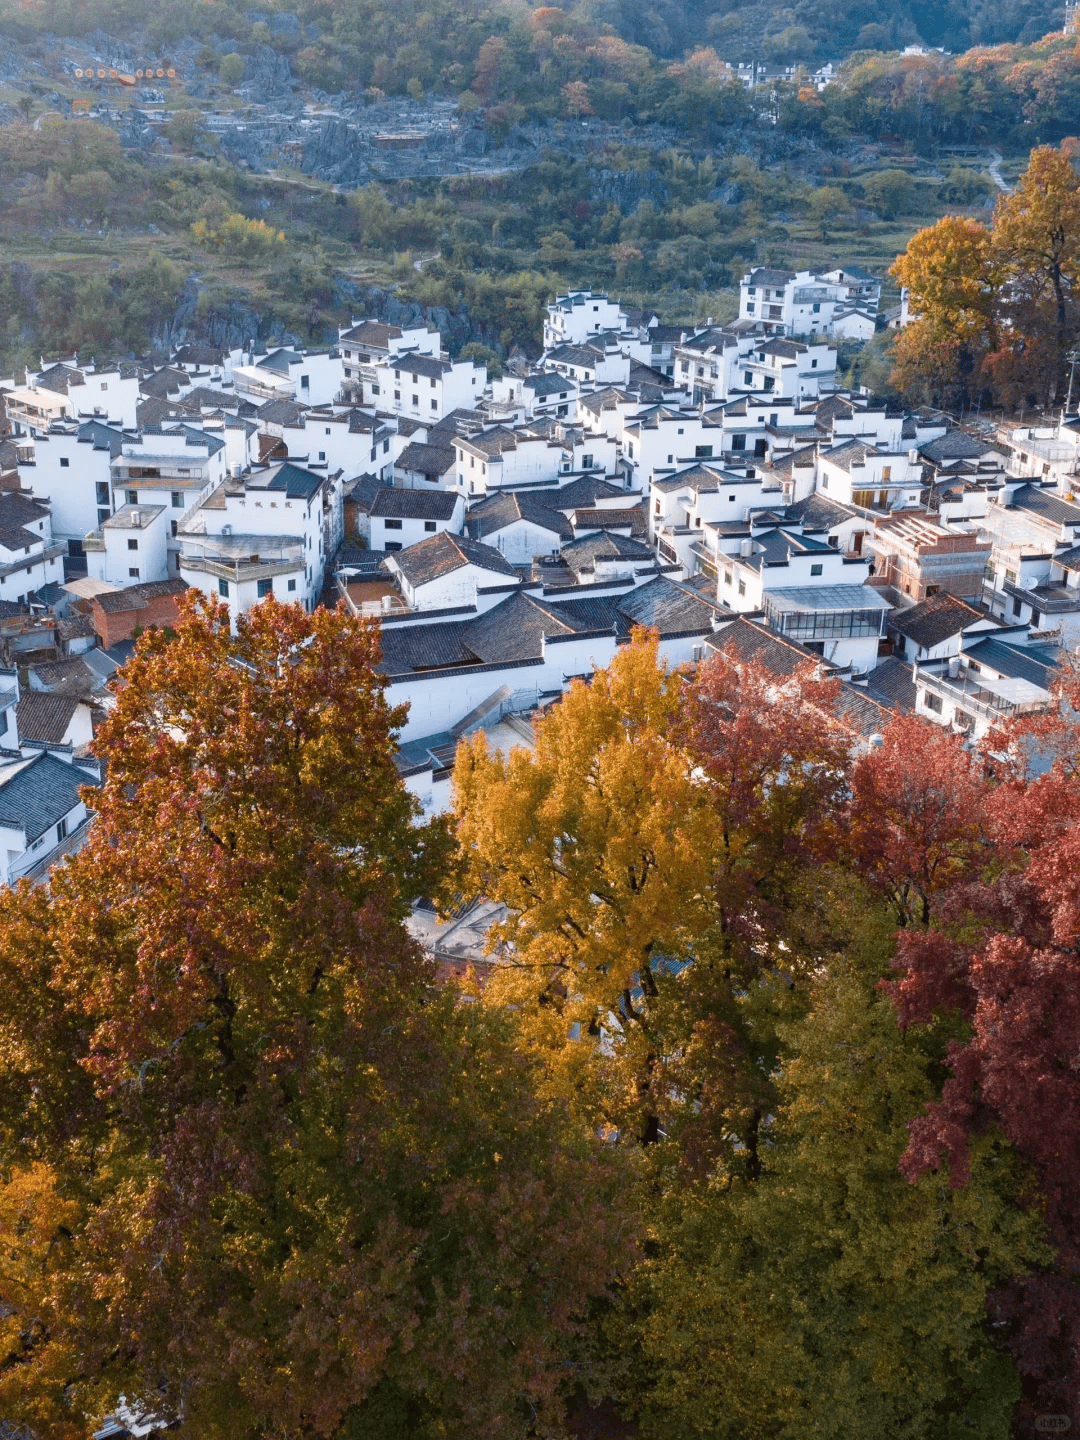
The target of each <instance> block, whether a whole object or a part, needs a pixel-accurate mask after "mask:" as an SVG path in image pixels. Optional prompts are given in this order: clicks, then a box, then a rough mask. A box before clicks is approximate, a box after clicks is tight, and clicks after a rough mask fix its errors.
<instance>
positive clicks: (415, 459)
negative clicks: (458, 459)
mask: <svg viewBox="0 0 1080 1440" xmlns="http://www.w3.org/2000/svg"><path fill="white" fill-rule="evenodd" d="M453 468H454V452H453V450H452V449H451V448H450V447H449V446H445V447H444V446H442V445H424V444H421V443H420V441H418V440H413V441H411V442H410V443H409V444H408V445H406V446H405V449H404V450H403V451H402V452H401V454H400V455H399V456H398V458H397V459H396V460H395V461H394V469H395V470H413V471H415V472H416V473H417V474H419V475H445V474H446V472H447V471H448V470H452V469H453Z"/></svg>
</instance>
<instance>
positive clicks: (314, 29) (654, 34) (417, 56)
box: [4, 0, 1063, 88]
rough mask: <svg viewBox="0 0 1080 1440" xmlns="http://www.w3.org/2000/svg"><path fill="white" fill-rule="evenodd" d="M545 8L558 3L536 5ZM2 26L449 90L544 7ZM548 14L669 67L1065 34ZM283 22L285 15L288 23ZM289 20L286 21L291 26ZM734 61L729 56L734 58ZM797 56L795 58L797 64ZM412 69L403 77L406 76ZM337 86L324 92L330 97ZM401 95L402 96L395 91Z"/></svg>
mask: <svg viewBox="0 0 1080 1440" xmlns="http://www.w3.org/2000/svg"><path fill="white" fill-rule="evenodd" d="M546 8H547V9H548V10H550V9H553V8H555V7H546ZM4 9H5V11H6V24H7V25H8V26H9V27H10V26H12V25H15V26H18V27H22V28H23V29H24V30H25V31H27V32H32V31H34V30H43V31H49V32H51V33H53V34H58V35H87V34H90V33H91V32H93V31H95V30H106V31H108V32H109V33H111V34H115V35H120V36H132V35H134V34H136V33H137V34H138V35H139V36H140V37H142V36H145V37H146V39H147V40H149V41H151V42H156V43H158V44H161V45H170V44H176V43H177V42H178V41H180V40H182V39H183V38H184V37H185V36H194V37H196V38H198V39H201V40H206V41H210V42H213V41H214V40H215V39H220V38H226V37H227V38H232V39H235V40H237V41H238V42H244V41H247V40H249V39H250V38H251V36H252V31H253V30H256V32H257V33H256V36H255V38H256V40H257V41H262V42H263V43H268V44H271V45H273V46H274V48H276V49H278V50H280V51H282V53H285V54H289V55H292V56H295V57H297V58H298V60H299V69H300V72H301V73H304V72H305V71H307V72H310V74H311V75H312V76H314V75H315V74H316V73H322V74H323V75H324V77H325V78H326V79H327V80H330V79H331V77H333V76H336V77H338V78H340V80H341V81H342V82H344V83H353V84H357V83H358V84H359V85H361V86H363V85H367V84H377V85H380V86H381V87H382V88H386V84H387V81H389V82H390V83H391V84H394V83H395V81H397V80H400V78H401V76H402V75H404V79H405V81H407V80H408V79H410V78H412V77H419V78H420V79H421V80H422V81H424V82H425V83H432V82H434V81H436V80H438V81H439V83H441V84H444V85H446V84H449V85H453V84H454V81H455V80H457V81H458V82H459V84H460V81H461V79H462V77H463V76H464V74H465V72H467V71H468V70H469V69H470V67H473V66H474V65H475V63H476V60H477V57H478V55H479V53H480V50H481V49H482V47H483V45H484V43H485V42H486V41H487V40H488V39H489V38H490V37H492V36H496V37H505V38H506V39H507V40H508V41H509V42H510V44H511V45H512V46H520V45H521V43H522V41H523V40H526V41H527V37H528V33H529V29H530V22H532V21H533V20H534V18H535V17H538V16H542V15H543V14H544V7H540V6H533V5H529V4H526V3H524V0H487V3H483V0H481V3H477V4H471V3H468V0H399V3H395V4H393V5H386V4H383V3H381V0H295V3H293V0H288V4H287V5H286V4H282V5H280V6H273V7H270V6H267V7H265V9H263V7H262V6H260V7H259V9H254V8H253V7H252V6H251V5H250V4H248V3H246V0H201V3H196V4H192V5H189V4H185V3H182V0H165V3H163V4H160V5H157V4H155V5H149V4H148V3H147V0H8V3H7V4H6V5H5V7H4ZM558 9H559V10H560V11H561V12H562V13H563V14H564V15H565V16H566V17H567V18H568V19H569V20H570V22H571V23H572V26H573V28H574V29H575V30H579V31H581V32H584V33H587V34H591V35H593V36H595V37H601V36H607V37H618V38H619V39H621V40H623V41H625V42H626V43H627V44H629V45H632V46H640V47H642V48H643V49H645V50H646V51H648V52H649V53H650V54H651V55H652V56H654V57H657V58H664V59H678V58H679V57H681V56H682V55H684V54H685V53H686V51H688V50H690V49H692V48H694V47H695V46H697V45H700V44H706V43H707V44H716V45H717V46H718V48H719V49H720V51H721V53H722V54H723V55H724V56H725V58H735V59H741V58H753V57H755V56H756V57H764V56H771V57H773V58H776V59H791V58H798V59H812V58H818V59H830V58H831V59H839V58H841V57H843V56H844V55H846V54H847V53H849V52H850V51H852V50H854V49H858V48H871V49H890V48H894V47H897V46H902V45H904V44H907V43H910V42H912V41H915V40H918V39H922V41H923V42H924V43H925V44H927V45H940V46H944V47H945V48H946V49H948V50H952V51H960V50H965V49H968V48H969V47H971V46H974V45H996V44H1002V43H1009V42H1015V41H1019V42H1022V43H1030V42H1031V41H1033V40H1037V39H1038V38H1039V37H1040V36H1041V35H1044V34H1046V33H1047V32H1048V31H1050V30H1053V29H1055V28H1059V27H1060V25H1061V20H1062V15H1063V6H1062V4H1060V3H1059V0H1003V3H1000V4H998V3H994V4H991V3H988V0H949V3H947V4H944V5H934V4H930V3H927V0H873V3H872V0H855V3H854V4H844V3H841V0H823V3H818V0H795V3H794V4H793V5H778V4H772V3H768V0H765V3H760V0H759V3H757V4H751V5H740V4H737V3H735V0H576V3H575V0H566V3H565V4H563V5H561V6H560V7H558ZM286 16H287V17H288V18H285V17H286ZM293 16H295V18H296V20H297V21H299V25H296V24H295V22H294V21H293V19H292V17H293ZM736 52H737V53H736ZM795 52H798V53H797V54H796V53H795ZM406 72H408V73H406ZM331 88H333V87H331ZM401 88H404V83H402V86H401Z"/></svg>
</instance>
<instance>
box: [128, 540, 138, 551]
mask: <svg viewBox="0 0 1080 1440" xmlns="http://www.w3.org/2000/svg"><path fill="white" fill-rule="evenodd" d="M138 548H139V542H138V540H129V541H128V549H129V550H137V549H138Z"/></svg>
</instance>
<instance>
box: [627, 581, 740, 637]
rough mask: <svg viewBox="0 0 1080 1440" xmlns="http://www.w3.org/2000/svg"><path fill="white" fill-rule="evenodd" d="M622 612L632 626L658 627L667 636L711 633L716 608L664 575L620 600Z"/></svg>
mask: <svg viewBox="0 0 1080 1440" xmlns="http://www.w3.org/2000/svg"><path fill="white" fill-rule="evenodd" d="M618 610H619V614H620V615H621V616H622V617H623V618H624V619H625V620H626V621H628V622H629V623H630V624H631V625H648V626H654V627H655V628H656V629H657V630H659V632H660V634H661V636H663V635H677V634H685V633H686V632H687V631H690V632H694V633H697V632H701V633H705V632H709V633H711V631H712V617H713V615H714V614H715V612H716V606H715V605H713V604H711V603H710V602H709V601H708V600H705V599H703V598H702V597H701V596H699V595H694V594H691V593H690V592H689V591H687V590H684V589H683V588H682V587H681V586H679V585H675V584H673V583H672V581H670V580H667V579H665V578H664V576H662V575H660V576H657V578H656V579H655V580H650V581H648V582H647V583H646V584H645V585H639V586H638V587H637V588H636V589H634V590H631V591H629V592H628V593H627V594H626V595H622V596H620V597H619V601H618Z"/></svg>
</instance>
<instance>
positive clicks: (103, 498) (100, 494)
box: [94, 480, 109, 505]
mask: <svg viewBox="0 0 1080 1440" xmlns="http://www.w3.org/2000/svg"><path fill="white" fill-rule="evenodd" d="M94 488H95V489H96V491H97V503H98V504H99V505H108V503H109V482H108V481H107V480H99V481H98V482H97V485H96V486H95V487H94Z"/></svg>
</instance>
